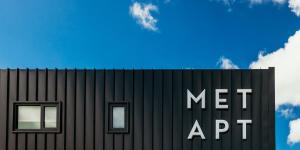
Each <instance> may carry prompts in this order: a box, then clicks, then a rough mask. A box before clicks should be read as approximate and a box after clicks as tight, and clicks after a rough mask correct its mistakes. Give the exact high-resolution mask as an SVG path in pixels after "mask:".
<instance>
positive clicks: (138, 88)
mask: <svg viewBox="0 0 300 150" xmlns="http://www.w3.org/2000/svg"><path fill="white" fill-rule="evenodd" d="M143 86H144V76H143V71H136V72H135V73H134V106H133V110H134V117H133V121H134V123H133V125H134V131H133V132H134V149H135V150H136V149H140V150H142V149H143V133H144V132H143V130H144V125H143V121H144V118H143V117H144V100H143V95H144V93H143Z"/></svg>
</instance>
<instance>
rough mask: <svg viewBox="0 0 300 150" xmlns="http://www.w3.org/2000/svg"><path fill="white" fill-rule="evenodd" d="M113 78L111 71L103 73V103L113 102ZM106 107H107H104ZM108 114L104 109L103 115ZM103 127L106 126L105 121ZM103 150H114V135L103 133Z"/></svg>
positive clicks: (113, 74)
mask: <svg viewBox="0 0 300 150" xmlns="http://www.w3.org/2000/svg"><path fill="white" fill-rule="evenodd" d="M114 76H115V73H114V71H112V70H107V71H105V87H104V88H105V102H106V103H107V102H110V101H113V100H114V85H115V83H114ZM105 107H107V106H105ZM106 114H108V109H105V115H106ZM105 126H106V127H107V126H108V122H107V121H106V124H105ZM104 140H105V148H104V149H105V150H114V144H115V143H114V135H112V134H108V133H107V132H105V138H104Z"/></svg>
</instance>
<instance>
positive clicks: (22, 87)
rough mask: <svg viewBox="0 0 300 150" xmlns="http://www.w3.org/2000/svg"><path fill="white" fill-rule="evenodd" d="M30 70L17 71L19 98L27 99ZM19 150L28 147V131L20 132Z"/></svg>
mask: <svg viewBox="0 0 300 150" xmlns="http://www.w3.org/2000/svg"><path fill="white" fill-rule="evenodd" d="M27 73H28V70H21V71H20V70H18V71H17V74H18V75H17V78H18V79H17V86H18V87H17V100H18V101H27V100H28V99H27V90H28V88H27V81H28V80H27V79H28V78H27V77H28V74H27ZM17 135H18V136H17V138H18V150H25V149H26V147H27V145H26V144H27V141H26V140H27V133H18V134H17Z"/></svg>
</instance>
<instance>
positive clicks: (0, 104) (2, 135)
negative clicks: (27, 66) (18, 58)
mask: <svg viewBox="0 0 300 150" xmlns="http://www.w3.org/2000/svg"><path fill="white" fill-rule="evenodd" d="M8 79H9V77H8V70H1V71H0V110H1V113H0V139H1V140H0V149H3V150H5V149H6V148H7V140H8V131H7V130H8V126H7V125H8V122H7V120H9V119H8V118H7V117H8V106H9V104H8V101H7V99H8V87H9V85H8V84H9V80H8Z"/></svg>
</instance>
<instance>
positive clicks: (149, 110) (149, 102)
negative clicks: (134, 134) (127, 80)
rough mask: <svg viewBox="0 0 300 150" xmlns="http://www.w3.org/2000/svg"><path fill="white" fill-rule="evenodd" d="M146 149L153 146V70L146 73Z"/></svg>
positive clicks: (149, 149)
mask: <svg viewBox="0 0 300 150" xmlns="http://www.w3.org/2000/svg"><path fill="white" fill-rule="evenodd" d="M144 74H145V75H144V98H143V99H144V150H152V147H153V142H152V140H153V130H152V129H153V127H152V125H153V116H152V114H153V72H152V71H150V70H147V71H145V73H144Z"/></svg>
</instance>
